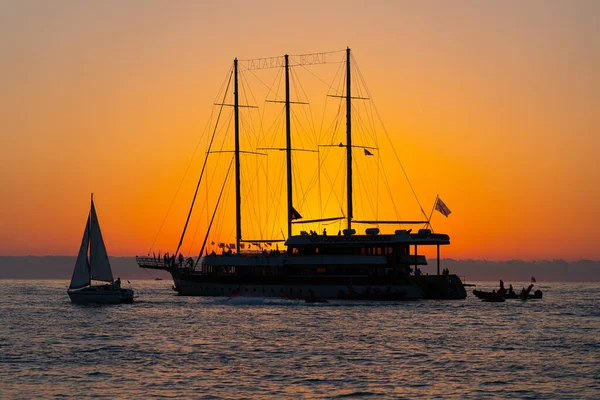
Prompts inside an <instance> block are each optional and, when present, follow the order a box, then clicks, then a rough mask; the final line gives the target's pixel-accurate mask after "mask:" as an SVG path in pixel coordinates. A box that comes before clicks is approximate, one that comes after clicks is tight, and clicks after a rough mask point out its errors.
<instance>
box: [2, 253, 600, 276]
mask: <svg viewBox="0 0 600 400" xmlns="http://www.w3.org/2000/svg"><path fill="white" fill-rule="evenodd" d="M110 261H111V265H112V267H113V271H114V274H115V278H116V277H117V276H119V277H121V278H122V279H154V278H155V277H160V278H163V279H170V276H169V274H167V273H165V272H162V271H145V270H143V269H140V268H138V266H137V264H136V263H135V257H110ZM74 263H75V256H0V279H70V278H71V274H72V272H73V265H74ZM441 264H442V265H443V268H449V269H450V271H451V272H452V273H455V274H457V275H459V276H461V277H464V278H466V281H467V282H469V281H487V280H498V279H504V280H510V281H528V280H529V279H530V278H531V277H532V276H534V277H536V279H537V280H538V281H539V282H600V260H578V261H565V260H536V261H523V260H509V261H487V260H470V259H469V260H457V259H451V258H447V259H442V260H441ZM435 265H436V260H435V259H429V265H428V266H427V267H425V268H423V271H424V272H426V273H430V274H431V273H435V272H434V271H435Z"/></svg>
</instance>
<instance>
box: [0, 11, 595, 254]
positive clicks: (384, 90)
mask: <svg viewBox="0 0 600 400" xmlns="http://www.w3.org/2000/svg"><path fill="white" fill-rule="evenodd" d="M598 21H600V2H597V1H525V2H523V1H453V2H450V1H419V2H417V1H414V2H405V1H348V0H345V1H329V2H324V1H302V2H287V1H247V2H246V1H219V2H216V1H214V2H212V1H190V2H185V1H178V2H167V1H128V2H123V1H102V2H91V1H79V2H77V1H52V2H47V1H37V2H32V1H2V0H0V93H1V94H0V185H1V187H2V190H1V191H0V255H26V254H34V255H48V254H51V255H72V254H75V253H76V252H77V250H78V247H79V243H80V239H81V234H82V231H83V228H84V224H85V218H86V216H87V212H88V210H89V193H90V192H94V193H95V195H96V199H97V208H98V213H99V216H100V220H101V223H102V227H103V230H104V235H105V241H106V243H107V247H108V250H109V253H110V254H112V255H133V254H142V253H146V252H147V251H148V249H149V248H150V245H151V243H152V242H153V240H154V238H155V236H156V233H157V231H158V228H159V226H160V225H161V222H162V220H163V218H164V216H165V213H166V211H167V209H168V207H169V204H170V202H171V199H172V198H173V192H174V191H175V190H176V189H177V186H178V184H179V182H180V180H181V178H182V176H183V174H184V172H185V170H186V167H187V165H188V162H189V160H190V157H191V156H192V154H193V153H194V148H195V147H196V144H197V143H198V140H199V137H200V134H201V133H202V131H203V130H204V127H205V124H206V121H207V118H208V117H209V115H210V112H211V111H212V106H211V104H212V102H213V100H214V98H215V96H216V94H217V92H218V90H219V88H220V87H221V84H222V82H223V78H224V77H225V75H226V73H227V70H228V68H230V65H231V62H232V59H233V58H234V57H239V58H240V59H247V58H257V57H262V56H277V55H282V54H285V53H289V54H302V53H311V52H321V51H329V50H338V49H343V48H345V47H346V46H350V47H351V48H352V50H353V54H354V57H355V58H356V59H357V60H358V62H359V63H360V67H361V71H362V73H363V75H364V76H365V79H366V80H367V83H368V85H369V89H370V91H371V93H372V94H373V97H374V98H376V99H377V106H378V108H379V111H380V113H381V116H382V118H383V120H384V121H385V123H386V126H387V129H388V131H389V132H390V134H391V136H392V138H393V140H394V143H395V145H396V147H397V148H398V149H399V155H400V157H401V158H402V162H403V164H404V166H405V168H406V170H407V172H408V174H409V176H410V178H411V181H412V182H413V184H414V187H415V190H416V191H417V194H418V195H419V198H420V199H421V202H422V203H423V205H424V207H425V208H426V209H429V208H430V207H431V203H432V202H433V200H434V199H435V195H436V194H438V193H439V194H440V196H441V198H442V199H443V200H444V201H445V202H446V204H447V205H448V206H449V207H450V208H451V209H452V212H453V213H452V215H451V216H450V218H448V219H445V218H444V217H443V216H441V215H440V214H438V215H436V216H435V217H434V220H433V224H434V226H435V228H436V230H438V231H443V232H446V233H448V234H450V235H451V238H452V245H451V246H448V247H447V248H444V249H443V253H442V255H443V256H447V257H453V258H487V259H495V260H503V259H512V258H522V259H552V258H565V259H568V260H572V259H581V258H591V259H600V246H598V245H597V244H596V243H595V240H594V238H595V236H596V234H597V226H598V225H599V223H600V211H599V210H600V167H599V166H598V160H597V158H598V156H599V150H600V132H599V127H600V112H598V110H599V109H600V94H599V93H600V74H599V73H598V71H600V24H599V23H598ZM186 196H188V197H185V199H186V200H185V201H184V202H183V203H182V204H184V203H185V204H187V203H188V202H189V196H191V194H190V193H189V192H188V193H186ZM177 207H178V206H176V208H177ZM182 212H183V213H185V207H184V206H183V205H182V206H181V207H179V208H177V210H176V211H175V215H181V213H182ZM178 213H179V214H178ZM169 224H171V223H170V222H169V223H168V224H167V226H166V227H165V228H164V229H163V234H162V235H161V239H160V240H161V241H160V242H159V243H158V245H157V248H160V249H162V250H163V251H165V250H168V251H173V249H172V247H173V246H174V245H176V242H177V239H178V234H179V229H180V228H181V225H182V221H181V219H179V220H177V218H174V221H173V223H172V224H171V225H169Z"/></svg>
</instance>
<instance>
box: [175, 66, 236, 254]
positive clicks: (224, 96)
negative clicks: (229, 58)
mask: <svg viewBox="0 0 600 400" xmlns="http://www.w3.org/2000/svg"><path fill="white" fill-rule="evenodd" d="M232 76H233V73H232V74H231V75H229V82H227V88H226V89H225V94H223V101H222V102H221V107H220V108H219V114H218V115H217V121H216V122H215V129H214V130H213V134H212V137H211V138H210V142H209V144H208V151H207V152H206V156H205V157H204V164H203V165H202V172H200V178H199V179H198V184H197V185H196V191H195V192H194V198H193V199H192V205H191V206H190V211H189V212H188V216H187V219H186V220H185V225H184V227H183V232H182V233H181V238H180V239H179V244H178V245H177V250H175V253H174V254H175V255H177V254H178V253H179V249H180V248H181V244H182V243H183V238H184V237H185V232H186V230H187V226H188V223H189V222H190V217H191V216H192V211H194V203H195V202H196V196H197V195H198V189H199V188H200V183H201V182H202V177H203V176H204V170H205V169H206V163H207V162H208V156H209V155H210V149H211V148H212V144H213V141H214V140H215V135H216V134H217V127H218V126H219V120H220V119H221V114H222V113H223V108H224V107H225V106H224V104H225V98H226V97H227V92H228V91H229V85H230V84H231V78H232Z"/></svg>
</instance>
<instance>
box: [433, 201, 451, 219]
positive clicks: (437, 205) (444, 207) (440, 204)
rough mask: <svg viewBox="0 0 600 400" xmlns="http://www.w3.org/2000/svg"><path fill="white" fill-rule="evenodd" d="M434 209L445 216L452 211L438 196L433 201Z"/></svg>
mask: <svg viewBox="0 0 600 400" xmlns="http://www.w3.org/2000/svg"><path fill="white" fill-rule="evenodd" d="M435 209H436V210H437V211H439V212H441V213H442V214H444V215H445V216H446V218H448V215H450V213H451V212H452V211H450V209H449V208H448V206H447V205H446V204H444V202H443V201H442V199H440V198H439V197H438V198H437V201H436V202H435Z"/></svg>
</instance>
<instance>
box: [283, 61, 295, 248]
mask: <svg viewBox="0 0 600 400" xmlns="http://www.w3.org/2000/svg"><path fill="white" fill-rule="evenodd" d="M284 57H285V156H286V162H287V208H288V210H287V211H288V212H287V214H288V217H287V228H288V237H292V213H293V211H292V210H293V205H292V132H291V130H292V128H291V121H290V65H289V56H288V55H287V54H286V55H285V56H284Z"/></svg>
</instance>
